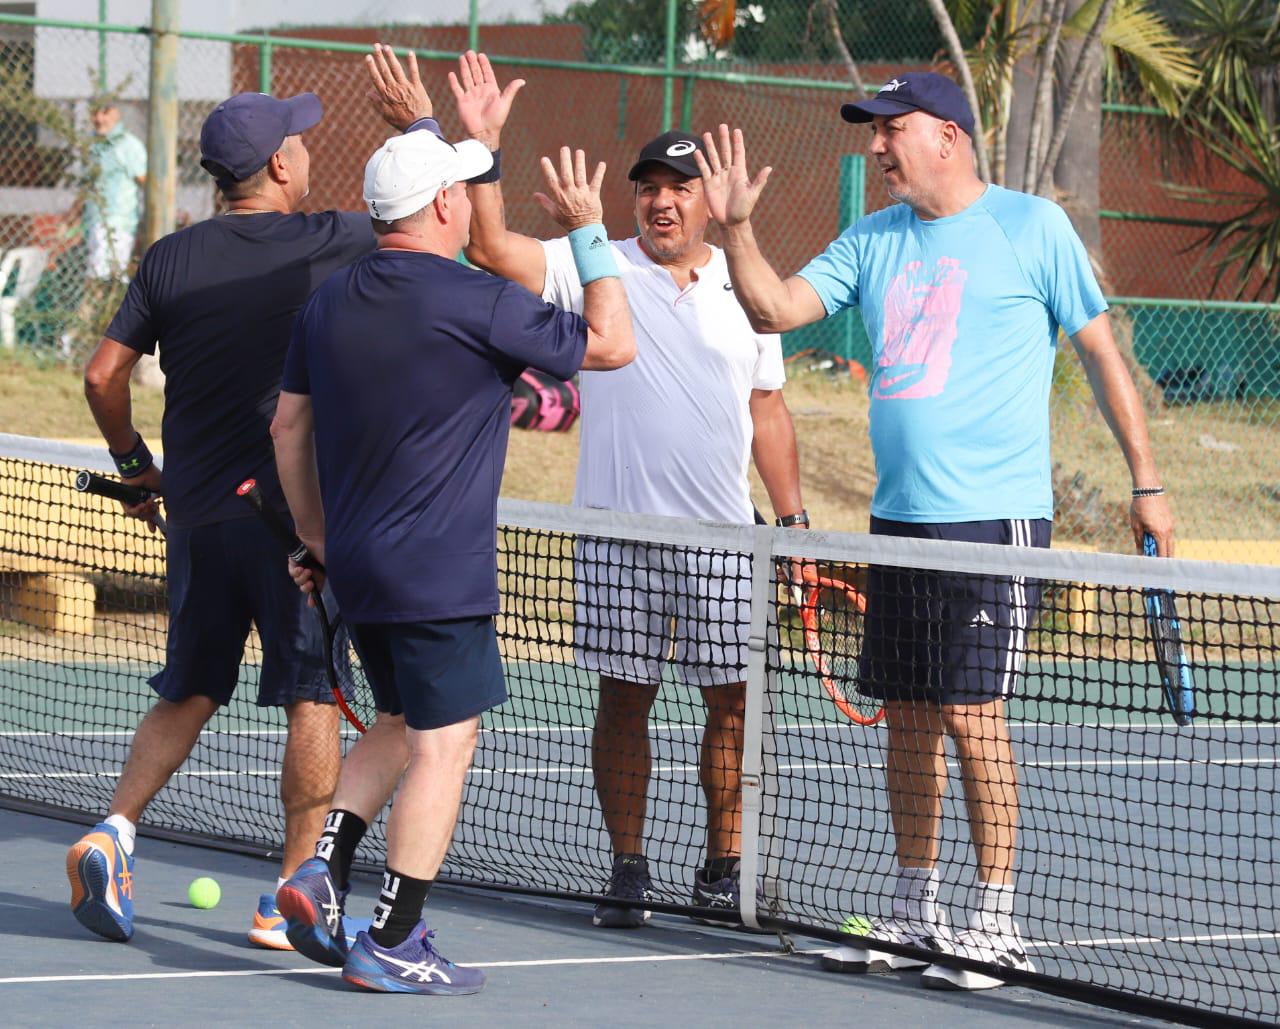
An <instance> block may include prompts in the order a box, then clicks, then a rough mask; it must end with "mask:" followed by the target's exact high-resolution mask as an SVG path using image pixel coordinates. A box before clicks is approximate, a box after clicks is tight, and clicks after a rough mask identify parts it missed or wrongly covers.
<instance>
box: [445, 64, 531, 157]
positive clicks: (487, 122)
mask: <svg viewBox="0 0 1280 1029" xmlns="http://www.w3.org/2000/svg"><path fill="white" fill-rule="evenodd" d="M449 87H450V88H451V89H452V90H453V98H454V100H455V101H456V103H457V105H458V117H459V118H460V119H461V121H462V127H463V128H464V129H465V130H466V132H467V135H468V136H470V137H471V138H472V139H478V140H480V142H481V143H483V144H484V145H485V146H487V147H488V148H489V149H490V150H497V149H498V137H499V134H500V133H501V132H502V127H503V125H505V124H506V123H507V116H508V115H509V114H510V113H511V103H512V101H513V100H515V98H516V94H517V93H519V92H520V90H521V89H523V88H524V79H512V80H511V81H510V82H508V83H507V87H506V89H499V88H498V78H497V76H496V75H494V73H493V65H491V64H490V63H489V58H488V57H486V56H485V55H484V54H478V53H476V52H475V51H474V50H468V51H467V52H466V53H465V54H462V55H461V56H460V57H459V58H458V71H457V73H456V74H455V73H454V72H449Z"/></svg>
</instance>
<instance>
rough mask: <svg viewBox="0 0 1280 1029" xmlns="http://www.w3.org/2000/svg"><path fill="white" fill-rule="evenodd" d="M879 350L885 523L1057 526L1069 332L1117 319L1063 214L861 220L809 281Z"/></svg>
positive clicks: (1031, 206)
mask: <svg viewBox="0 0 1280 1029" xmlns="http://www.w3.org/2000/svg"><path fill="white" fill-rule="evenodd" d="M799 274H800V275H801V276H802V277H803V278H804V279H805V281H807V282H808V283H809V284H810V285H812V286H813V288H814V289H815V290H816V291H817V293H818V296H819V297H820V298H821V299H822V303H823V305H824V306H825V307H826V311H827V314H828V315H833V314H835V313H836V312H837V311H840V310H843V309H844V308H846V307H852V306H854V305H857V306H859V307H860V308H861V309H862V321H863V324H864V325H865V326H866V328H867V336H868V338H869V339H870V340H871V345H872V352H873V353H872V356H873V362H872V364H873V367H872V368H870V369H868V371H869V372H870V374H871V447H872V450H873V451H874V453H875V459H876V475H877V481H876V490H875V495H874V496H873V497H872V500H871V513H872V514H874V515H876V516H877V517H880V518H889V519H893V520H895V521H902V522H968V521H980V520H986V519H1003V518H1052V517H1053V486H1052V481H1051V478H1050V463H1049V387H1050V383H1051V381H1052V378H1053V360H1054V355H1055V353H1056V349H1057V341H1058V328H1059V326H1061V327H1062V329H1064V330H1065V331H1066V333H1067V335H1069V336H1070V335H1074V334H1075V333H1076V332H1078V331H1079V330H1080V329H1082V328H1083V327H1084V326H1085V325H1087V324H1088V323H1089V322H1090V321H1092V320H1093V319H1094V318H1096V317H1097V316H1098V315H1099V314H1101V313H1102V312H1103V311H1105V310H1106V309H1107V304H1106V301H1105V300H1104V299H1103V297H1102V291H1101V290H1100V289H1099V288H1098V282H1097V279H1096V278H1095V277H1094V275H1093V270H1092V269H1091V268H1090V266H1089V257H1088V255H1087V254H1086V252H1085V249H1084V245H1083V244H1082V243H1081V242H1080V238H1079V236H1077V235H1076V233H1075V230H1074V229H1073V228H1072V227H1071V223H1070V221H1068V219H1067V216H1066V214H1065V213H1064V212H1063V210H1062V208H1060V207H1059V206H1058V205H1057V204H1055V203H1052V202H1051V201H1048V200H1044V199H1042V198H1040V197H1036V196H1030V195H1028V194H1026V193H1017V192H1014V191H1012V190H1007V189H1002V188H1001V187H999V186H988V187H987V190H986V192H985V193H983V195H982V196H981V197H980V198H979V199H978V200H976V201H975V202H974V203H972V204H971V205H969V207H967V208H965V210H963V211H961V212H960V213H959V214H955V215H951V216H950V217H947V218H938V219H935V220H933V221H922V220H921V219H920V218H917V217H916V215H915V213H914V212H913V211H912V210H911V208H910V207H908V206H907V205H905V204H897V205H895V206H893V207H889V208H886V209H885V210H883V211H877V212H876V213H875V214H871V215H868V216H867V217H865V218H862V219H860V220H859V221H858V222H857V223H856V224H854V225H853V226H852V227H851V228H849V229H848V230H847V231H846V232H845V233H844V234H843V235H842V236H840V238H839V239H836V240H835V241H834V242H832V243H831V245H830V246H828V247H827V249H826V250H825V251H824V252H823V253H821V254H819V255H818V256H817V257H815V258H814V259H813V260H812V261H810V262H809V264H808V265H806V266H805V267H804V268H803V269H802V270H801V271H800V273H799Z"/></svg>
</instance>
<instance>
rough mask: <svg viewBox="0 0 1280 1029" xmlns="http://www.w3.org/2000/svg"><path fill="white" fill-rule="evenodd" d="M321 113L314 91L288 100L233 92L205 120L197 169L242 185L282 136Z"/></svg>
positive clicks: (306, 126)
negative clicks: (198, 167) (231, 95)
mask: <svg viewBox="0 0 1280 1029" xmlns="http://www.w3.org/2000/svg"><path fill="white" fill-rule="evenodd" d="M323 114H324V108H323V107H321V106H320V98H319V97H318V96H316V95H315V94H314V93H299V94H298V95H297V96H291V97H289V99H287V100H277V99H276V98H275V97H273V96H268V95H267V94H266V93H237V94H236V95H235V96H233V97H231V98H230V99H228V100H224V101H222V103H220V104H219V105H218V106H217V107H215V108H214V109H213V110H212V111H211V112H209V117H207V118H206V119H205V120H204V125H203V126H201V128H200V167H202V168H203V169H204V170H205V171H207V172H208V173H209V174H210V175H212V176H213V177H214V178H215V179H219V180H227V179H230V180H231V181H233V182H243V181H244V180H245V179H247V178H248V177H249V176H250V175H252V174H253V173H254V172H256V171H259V170H261V169H262V168H265V167H266V166H267V162H268V161H269V160H271V155H272V154H274V153H275V152H276V151H277V150H279V149H280V145H281V144H282V143H283V142H284V140H285V137H286V136H296V135H298V133H300V132H306V130H307V129H309V128H311V127H312V126H313V125H316V124H317V123H318V122H319V121H320V118H321V117H322V116H323Z"/></svg>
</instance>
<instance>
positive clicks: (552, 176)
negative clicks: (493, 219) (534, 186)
mask: <svg viewBox="0 0 1280 1029" xmlns="http://www.w3.org/2000/svg"><path fill="white" fill-rule="evenodd" d="M604 168H605V166H604V162H603V161H601V162H600V163H599V164H597V165H596V170H595V174H594V175H592V176H591V178H590V179H588V178H587V155H586V154H585V153H583V152H582V151H581V150H574V151H572V152H571V151H570V150H569V148H568V147H567V146H562V147H561V148H560V167H559V168H558V169H557V168H556V166H555V165H554V164H553V163H552V161H551V158H549V157H544V158H543V159H542V176H543V178H544V179H545V180H546V183H547V191H546V192H545V193H535V194H533V199H534V200H536V201H538V203H539V204H541V205H542V209H543V210H544V211H546V212H547V214H549V215H551V217H552V218H554V219H555V220H556V222H557V224H559V225H560V226H561V227H562V228H563V229H565V231H568V232H571V231H572V230H574V229H580V228H581V227H582V226H584V225H591V224H593V223H595V222H602V221H604V205H603V204H602V203H601V202H600V184H601V183H602V182H604Z"/></svg>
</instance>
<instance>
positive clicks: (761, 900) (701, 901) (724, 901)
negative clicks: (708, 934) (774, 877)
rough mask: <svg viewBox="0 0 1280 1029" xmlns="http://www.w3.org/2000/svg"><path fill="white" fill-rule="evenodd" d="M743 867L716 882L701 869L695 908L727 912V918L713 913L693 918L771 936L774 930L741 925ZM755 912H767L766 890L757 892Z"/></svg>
mask: <svg viewBox="0 0 1280 1029" xmlns="http://www.w3.org/2000/svg"><path fill="white" fill-rule="evenodd" d="M741 874H742V873H741V866H740V865H739V864H735V865H734V866H733V871H732V872H731V873H730V874H729V875H727V876H725V877H724V878H723V879H719V880H717V881H716V882H708V881H707V876H706V872H705V870H703V869H701V868H699V869H697V871H695V872H694V873H693V901H692V903H693V906H694V907H696V908H704V909H709V910H710V911H712V912H714V911H723V912H725V917H724V918H716V917H715V915H714V914H705V913H704V914H696V915H690V916H689V917H690V918H692V919H693V920H694V921H695V922H701V923H702V924H703V925H722V926H726V927H728V928H730V929H741V930H743V931H744V932H749V933H762V934H763V933H772V932H773V930H772V929H755V928H752V927H751V926H749V925H743V924H742V914H741V912H742V901H741V897H742V880H741ZM756 910H757V911H758V912H761V913H763V912H766V911H767V910H768V907H767V905H766V902H765V895H764V891H763V890H761V889H759V888H758V887H757V889H756Z"/></svg>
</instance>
